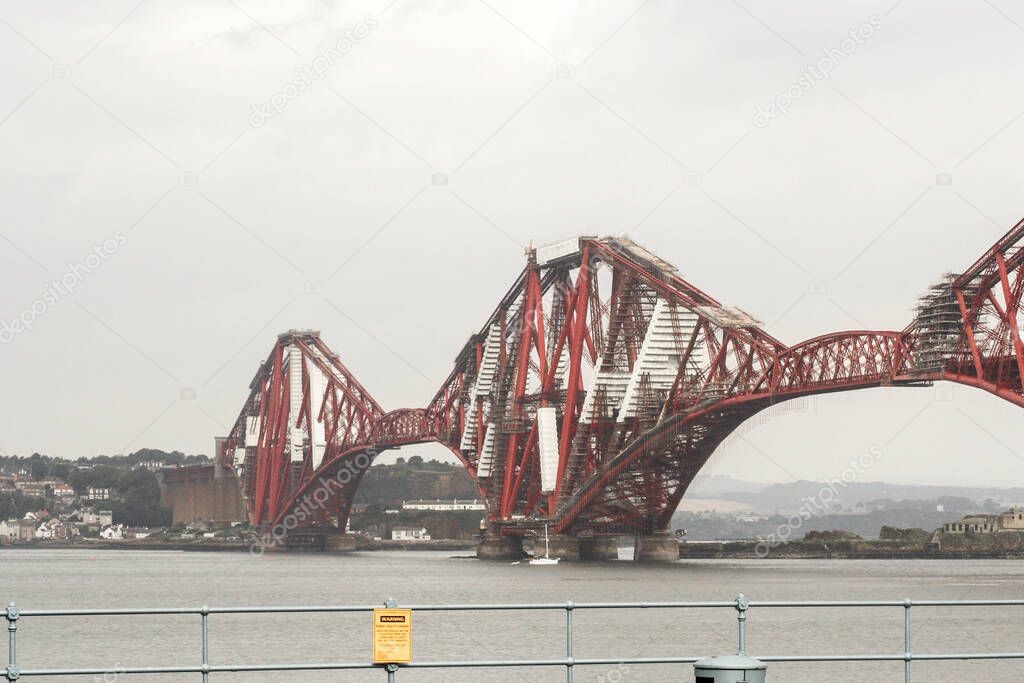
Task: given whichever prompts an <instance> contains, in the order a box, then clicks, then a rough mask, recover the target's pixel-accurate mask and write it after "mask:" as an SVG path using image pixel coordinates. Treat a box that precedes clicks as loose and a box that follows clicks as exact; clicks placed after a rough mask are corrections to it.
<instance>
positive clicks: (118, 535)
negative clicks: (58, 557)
mask: <svg viewBox="0 0 1024 683" xmlns="http://www.w3.org/2000/svg"><path fill="white" fill-rule="evenodd" d="M83 532H92V533H93V534H97V533H98V535H99V537H100V538H102V539H106V540H117V541H119V540H123V539H139V538H147V537H149V536H150V535H152V534H153V533H154V531H153V530H151V529H146V528H130V527H125V526H124V525H123V524H114V523H113V515H112V514H111V513H110V512H109V511H97V510H92V509H85V510H76V511H74V512H71V513H68V514H64V515H61V516H59V517H54V516H52V515H50V514H49V513H47V512H29V513H27V514H26V515H25V516H24V517H22V518H21V519H7V520H2V521H0V543H3V544H15V543H26V542H29V541H34V540H44V541H71V540H74V539H76V538H80V537H81V536H82V533H83Z"/></svg>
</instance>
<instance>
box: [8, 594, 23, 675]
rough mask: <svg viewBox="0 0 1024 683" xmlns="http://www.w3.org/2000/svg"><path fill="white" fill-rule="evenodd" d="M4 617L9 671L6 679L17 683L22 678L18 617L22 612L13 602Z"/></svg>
mask: <svg viewBox="0 0 1024 683" xmlns="http://www.w3.org/2000/svg"><path fill="white" fill-rule="evenodd" d="M4 616H5V617H6V618H7V669H6V670H5V671H4V677H5V678H6V679H7V680H8V681H16V680H18V679H19V678H20V677H21V672H20V671H18V617H20V616H21V610H19V609H18V606H17V605H15V604H14V603H13V602H12V603H11V604H9V605H7V610H6V611H5V613H4Z"/></svg>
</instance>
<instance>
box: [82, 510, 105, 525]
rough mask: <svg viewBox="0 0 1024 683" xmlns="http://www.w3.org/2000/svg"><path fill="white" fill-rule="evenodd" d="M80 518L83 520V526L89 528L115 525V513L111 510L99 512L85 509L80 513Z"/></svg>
mask: <svg viewBox="0 0 1024 683" xmlns="http://www.w3.org/2000/svg"><path fill="white" fill-rule="evenodd" d="M78 514H79V516H80V517H81V519H82V524H86V525H88V526H101V527H104V526H110V525H111V524H113V523H114V513H113V512H111V511H110V510H105V511H102V512H97V511H96V510H95V509H93V508H83V509H82V510H80V511H79V513H78Z"/></svg>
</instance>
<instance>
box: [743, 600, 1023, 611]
mask: <svg viewBox="0 0 1024 683" xmlns="http://www.w3.org/2000/svg"><path fill="white" fill-rule="evenodd" d="M908 606H911V607H1021V606H1024V600H848V601H836V602H751V603H750V605H749V608H750V609H753V608H755V607H761V608H773V609H775V608H783V609H785V608H801V609H802V608H818V607H823V608H830V607H908Z"/></svg>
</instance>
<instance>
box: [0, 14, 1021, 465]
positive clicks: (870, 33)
mask: <svg viewBox="0 0 1024 683" xmlns="http://www.w3.org/2000/svg"><path fill="white" fill-rule="evenodd" d="M851 31H852V32H853V34H852V35H853V36H854V37H853V38H851ZM865 36H867V37H865ZM1022 38H1024V9H1021V8H1020V7H1017V6H1015V5H1014V4H1013V3H1010V2H1008V1H1007V0H991V2H989V1H988V0H963V1H961V2H936V1H934V0H903V1H902V2H897V1H896V0H888V1H887V2H870V1H859V2H854V1H846V2H830V3H821V2H815V1H811V0H807V1H803V2H787V3H777V2H768V1H767V0H740V1H739V2H731V1H722V0H715V1H711V0H684V1H668V0H649V1H647V2H643V1H636V2H593V1H591V2H558V3H550V2H521V1H520V2H509V1H507V0H486V2H485V1H483V0H395V1H394V2H390V0H379V1H377V2H352V3H332V2H288V3H283V2H281V3H271V2H263V1H257V0H226V1H223V2H221V1H216V0H203V1H202V2H199V1H196V0H191V1H190V0H186V1H184V2H174V3H172V2H167V1H166V0H142V2H139V0H127V1H124V2H121V1H116V2H115V1H111V0H107V1H104V2H55V3H10V2H4V3H2V4H0V63H2V64H3V68H2V69H0V79H2V81H0V82H2V86H3V87H0V154H2V158H3V164H2V165H0V174H2V179H0V259H2V261H0V263H2V264H3V267H2V269H0V319H2V320H3V321H10V320H12V319H14V318H18V317H19V316H22V315H23V312H24V311H25V310H26V309H29V308H31V307H32V306H33V304H34V303H35V305H36V313H37V314H36V315H34V316H32V317H34V322H33V324H32V329H31V330H26V331H24V332H21V333H18V334H7V335H3V333H2V332H0V336H3V337H4V339H3V340H2V341H4V342H5V343H4V344H2V345H0V372H2V385H3V387H4V391H3V392H2V394H0V416H2V417H0V420H2V422H0V452H4V453H18V454H23V455H25V454H29V453H31V452H32V451H34V450H38V451H41V452H45V453H49V454H53V455H61V456H66V457H78V456H81V455H95V454H98V453H108V454H112V453H120V452H129V451H132V450H135V449H138V448H141V447H147V446H148V447H157V448H163V449H168V450H170V449H181V450H185V451H188V452H209V450H210V445H211V442H212V439H213V437H214V436H215V435H217V434H222V433H224V432H225V431H226V429H227V426H228V425H230V424H231V422H232V421H233V420H234V417H235V415H236V414H237V413H238V410H239V408H240V407H241V403H242V401H243V400H244V398H245V396H246V393H247V386H248V383H249V381H250V379H251V377H252V374H253V373H254V371H255V369H256V367H257V364H258V362H259V361H260V360H261V359H262V358H263V357H265V355H266V353H267V352H268V351H269V349H270V347H271V345H272V344H273V342H274V339H275V335H276V334H277V333H278V332H279V331H282V330H285V329H287V328H290V327H311V328H316V329H319V330H321V331H322V334H323V336H324V338H325V339H326V341H327V343H328V344H329V345H331V346H332V347H333V348H334V349H335V350H336V351H337V352H338V353H339V354H340V355H341V357H342V358H343V360H344V362H345V363H346V364H347V365H348V366H349V367H350V368H351V369H352V370H353V371H354V372H355V373H356V375H357V376H358V377H359V378H360V379H361V381H362V382H363V383H364V384H365V385H366V386H367V388H368V389H369V390H370V391H371V392H372V393H374V395H375V396H376V397H377V398H378V400H379V401H380V402H381V403H382V404H383V405H384V406H385V407H386V408H388V409H391V408H398V407H413V406H421V405H423V404H425V402H426V401H427V400H428V399H429V398H430V396H431V395H432V394H433V392H434V391H435V389H436V388H437V386H439V384H440V382H441V381H442V380H443V379H444V377H445V376H446V375H447V374H448V372H449V371H450V369H451V362H452V359H453V357H454V355H455V353H456V352H457V351H458V350H459V348H460V347H461V345H462V344H463V343H464V341H465V339H466V337H467V335H468V334H470V333H471V332H472V331H474V330H475V329H478V328H479V327H480V325H481V324H482V323H483V321H484V319H485V317H486V316H487V315H488V314H489V313H490V311H491V310H492V308H493V307H494V305H495V304H496V303H497V301H498V298H499V297H500V296H501V294H503V293H504V291H505V290H506V288H507V287H508V285H509V284H510V282H511V281H512V279H513V278H514V277H515V275H516V274H517V273H518V271H519V270H520V269H521V267H522V265H523V248H524V245H526V244H528V243H530V242H532V243H534V244H543V243H546V242H551V241H555V240H558V239H562V238H565V237H569V236H572V235H576V234H609V233H621V232H625V231H629V232H630V233H631V234H632V235H633V236H634V238H635V239H637V240H638V241H639V242H641V243H643V244H646V245H647V246H649V247H650V248H651V249H652V250H654V251H655V252H656V253H658V254H659V255H661V256H662V257H664V258H665V259H667V260H669V261H671V262H673V263H675V264H676V265H678V266H679V268H680V270H681V272H682V274H683V275H684V276H685V277H687V278H688V279H690V280H692V281H693V282H694V283H695V284H697V285H698V286H700V287H702V288H703V289H705V290H707V291H708V292H710V293H712V294H713V295H714V296H716V297H717V298H719V299H721V300H722V301H724V302H726V303H728V304H732V305H737V306H740V307H742V308H744V309H745V310H748V311H750V312H751V313H753V314H755V315H756V316H758V317H759V318H760V319H762V320H764V321H765V322H766V326H767V328H768V330H769V331H770V332H771V333H773V334H774V335H776V336H777V337H779V338H781V339H783V340H784V341H786V342H789V343H795V342H798V341H800V340H802V339H804V338H807V337H811V336H815V335H817V334H820V333H824V332H829V331H834V330H840V329H853V328H878V329H899V328H902V327H903V326H904V325H905V324H906V323H907V322H908V321H909V318H910V315H911V313H910V311H911V309H912V306H913V304H914V301H915V298H916V297H917V296H918V294H920V293H921V292H922V291H923V290H924V289H925V288H926V287H927V285H928V284H929V283H931V282H932V281H933V280H935V279H936V278H937V277H938V276H939V275H940V274H941V273H943V272H945V271H948V270H955V269H957V268H962V267H965V266H966V265H968V264H969V263H971V262H972V261H973V260H974V259H975V258H976V257H977V256H978V255H979V254H980V253H981V252H982V251H983V250H985V249H986V248H987V247H988V246H989V245H990V244H991V243H992V242H993V241H994V240H995V239H996V238H998V237H999V236H1000V235H1002V234H1003V232H1005V231H1006V230H1007V229H1008V228H1009V227H1010V225H1012V224H1013V223H1015V222H1016V221H1017V220H1019V219H1020V217H1021V216H1022V215H1024V199H1022V196H1021V184H1022V180H1024V167H1022V165H1021V164H1020V162H1019V158H1020V149H1021V145H1022V143H1024V121H1021V120H1020V118H1021V116H1022V114H1024V92H1022V91H1021V88H1020V87H1019V86H1020V73H1021V69H1022V67H1024V40H1022ZM332 49H334V50H337V52H336V53H335V52H331V50H332ZM318 50H321V51H318ZM822 60H825V61H822ZM808 67H813V68H808ZM824 71H828V74H827V76H826V74H825V73H824ZM298 81H301V82H302V85H303V88H302V89H301V90H300V89H299V88H298V87H294V88H293V87H291V86H289V84H292V85H295V83H296V82H298ZM307 83H308V87H305V86H306V84H307ZM780 96H783V97H782V100H781V102H780V100H779V97H780ZM787 100H789V102H788V103H787ZM773 103H776V104H782V105H783V106H786V112H785V113H784V114H783V113H781V112H780V111H777V110H776V109H775V108H774V107H772V106H771V105H772V104H773ZM268 106H269V107H271V108H269V109H268V108H267V107H268ZM268 114H269V115H268ZM439 174H440V175H439ZM445 182H446V184H444V183H445ZM90 255H92V256H90ZM69 264H70V265H69ZM90 264H91V265H90ZM93 266H94V267H93ZM69 274H70V275H69ZM62 278H67V281H68V282H69V283H71V284H72V286H73V289H74V291H73V293H72V292H70V291H68V292H67V293H66V294H65V293H61V292H58V294H57V295H54V294H53V291H52V290H51V287H52V285H50V284H49V283H51V282H52V280H54V279H57V280H58V281H60V280H62ZM39 302H42V304H41V305H40V304H39ZM949 399H951V400H949ZM1022 425H1024V421H1022V420H1021V414H1020V412H1019V409H1017V408H1014V407H1012V406H1011V405H1009V404H1007V403H1003V402H1001V401H999V400H997V399H995V398H993V397H991V396H988V395H984V394H982V393H980V392H977V391H973V390H970V389H966V388H959V387H958V388H955V389H953V390H952V392H951V393H949V392H948V390H947V392H940V391H937V390H934V389H921V390H874V391H870V392H863V393H854V394H846V395H838V396H829V397H823V398H819V399H817V400H814V401H810V402H807V403H804V404H801V405H800V406H797V408H796V409H795V410H794V409H790V410H789V411H784V412H780V413H779V414H778V415H775V416H772V417H770V419H766V420H763V421H762V420H759V421H758V422H757V423H756V424H751V425H748V426H747V427H746V428H745V429H743V430H742V431H741V432H740V433H739V434H738V435H736V436H735V437H734V438H732V439H730V440H729V441H728V442H727V444H726V445H725V446H723V447H722V449H720V451H719V452H718V453H717V454H716V455H715V457H714V458H713V460H712V463H711V464H710V465H709V468H708V472H715V473H724V474H731V475H733V476H737V477H740V478H746V479H760V480H773V481H788V480H791V479H792V478H794V477H800V478H821V477H835V476H838V475H839V473H840V472H841V471H842V469H843V467H845V465H846V462H847V461H848V459H849V458H850V457H855V456H856V455H858V454H859V453H861V452H863V451H866V450H867V449H868V448H870V447H871V446H873V445H878V446H880V447H882V449H883V451H884V453H885V457H884V458H883V460H882V461H881V462H880V463H878V464H876V465H875V466H874V467H873V468H872V470H871V472H870V473H869V475H868V477H867V478H869V479H886V480H891V481H908V482H977V483H981V482H987V483H998V484H1005V485H1024V474H1022V472H1024V467H1022V457H1024V447H1021V446H1019V444H1021V443H1022V442H1024V440H1022V438H1021V437H1022V436H1024V429H1022ZM417 450H418V451H419V452H421V453H424V454H427V453H430V454H433V453H435V451H429V450H428V449H423V448H420V449H417Z"/></svg>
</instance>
